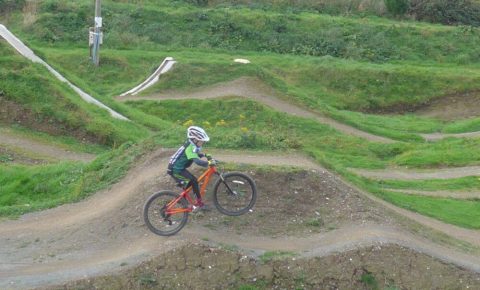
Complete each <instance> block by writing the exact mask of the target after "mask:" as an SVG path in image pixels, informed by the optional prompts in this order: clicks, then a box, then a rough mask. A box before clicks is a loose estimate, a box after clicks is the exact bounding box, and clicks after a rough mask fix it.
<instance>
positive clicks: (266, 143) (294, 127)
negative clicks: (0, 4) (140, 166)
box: [0, 0, 480, 228]
mask: <svg viewBox="0 0 480 290" xmlns="http://www.w3.org/2000/svg"><path fill="white" fill-rule="evenodd" d="M347 2H348V3H350V4H352V3H356V2H355V1H337V2H334V1H324V2H322V3H325V5H326V6H325V7H334V5H337V4H338V5H340V4H346V3H347ZM236 3H237V4H238V3H240V4H241V5H237V4H235V5H233V4H230V2H228V1H209V2H208V3H204V4H206V5H203V4H202V3H199V2H192V1H167V0H164V1H153V0H151V1H104V3H103V16H104V26H105V45H104V46H103V47H102V50H101V66H100V67H98V68H95V67H93V66H92V65H91V64H90V62H89V59H88V48H87V47H86V36H87V31H88V26H89V25H91V24H90V23H91V22H92V13H93V6H92V1H86V0H81V1H40V2H39V3H38V6H35V7H29V9H23V11H20V9H21V8H18V7H17V10H15V9H12V12H9V13H8V15H7V17H5V19H6V20H7V24H8V25H9V28H11V29H12V30H13V31H14V32H15V33H18V35H19V36H20V37H21V38H22V39H23V40H25V41H26V42H28V44H29V45H31V46H32V48H33V49H34V50H35V51H36V52H37V53H38V54H39V55H40V56H41V57H42V58H43V59H45V60H46V61H47V62H48V63H50V64H51V65H52V66H54V67H55V68H56V69H57V70H59V71H60V72H61V73H62V74H64V75H65V76H66V77H67V78H68V79H69V80H71V81H72V82H74V83H75V84H76V85H78V86H80V87H81V88H82V89H84V90H85V91H87V92H88V93H90V94H92V95H93V96H95V97H96V98H98V99H99V100H101V101H102V102H104V103H106V104H107V105H109V106H112V108H114V109H115V110H117V111H119V112H120V113H122V114H124V115H126V116H127V117H129V118H130V119H131V120H132V122H131V123H125V122H120V121H113V120H112V119H111V118H110V117H109V116H108V114H107V113H106V112H103V111H101V110H99V109H96V108H94V107H92V106H89V105H86V104H83V103H82V102H80V101H78V98H76V97H75V96H74V94H73V93H72V92H70V91H69V89H68V88H66V87H65V86H63V85H62V84H60V83H58V82H56V81H55V80H54V79H53V78H52V77H50V76H49V75H48V74H47V73H46V72H45V70H44V69H43V68H42V67H40V66H37V65H32V64H30V63H28V62H27V61H25V60H22V59H21V58H20V57H19V56H16V55H14V54H13V53H12V52H11V50H9V49H8V48H6V47H5V45H3V46H2V45H0V49H1V52H2V54H1V55H2V57H1V58H0V61H1V62H2V65H1V66H0V74H3V76H4V77H3V78H0V89H1V90H2V91H4V96H1V97H0V100H4V101H8V102H13V103H15V104H16V105H17V106H22V107H25V108H27V110H31V111H34V112H38V114H39V115H41V116H46V117H42V118H50V119H51V120H54V121H53V123H54V124H56V125H55V126H56V127H60V128H62V126H63V127H65V128H75V130H73V132H80V133H75V134H78V135H80V134H84V135H88V134H90V135H91V136H92V140H94V142H98V143H101V144H107V145H110V146H111V145H113V144H116V145H119V144H123V143H124V142H126V141H133V142H142V141H143V140H145V138H147V137H149V136H151V135H153V136H154V137H153V139H150V141H149V143H148V144H149V145H148V146H145V147H143V146H140V148H151V146H153V145H152V144H156V145H162V146H176V145H177V144H179V142H181V140H182V139H183V136H184V133H183V130H184V127H185V125H186V124H199V125H202V126H204V127H207V129H208V131H209V134H211V135H212V136H215V138H212V142H211V144H209V147H217V148H232V149H243V148H248V149H256V150H267V151H268V150H281V151H286V152H288V151H289V150H301V151H303V152H305V153H306V154H308V155H310V156H312V157H314V158H315V159H316V160H318V161H319V162H321V163H322V164H323V165H325V166H328V167H329V168H330V169H332V170H334V171H336V172H337V173H338V174H341V175H343V176H344V177H345V178H347V179H348V180H350V181H351V182H353V183H355V184H356V185H358V186H360V187H362V188H364V189H366V190H369V191H370V192H372V193H374V194H376V195H378V196H380V197H382V198H384V199H386V200H388V201H390V202H392V203H394V204H397V205H399V206H402V207H405V208H408V209H411V210H414V211H418V212H420V213H422V214H425V215H429V216H433V217H435V218H438V219H440V220H443V221H446V222H449V223H453V224H457V225H460V226H464V227H469V228H479V227H480V225H478V223H477V222H476V221H478V220H480V219H479V217H478V214H479V212H480V211H478V206H479V203H478V200H454V199H439V198H434V197H426V196H420V195H405V194H402V193H398V192H391V191H389V190H388V189H399V188H400V189H429V190H442V189H445V188H449V189H460V190H478V188H480V182H479V181H478V179H475V178H469V177H468V178H461V179H449V180H445V181H440V180H425V181H422V182H418V181H402V182H400V181H393V180H383V181H377V180H371V179H367V178H362V177H359V176H356V175H354V174H352V173H351V172H350V171H348V168H350V167H356V168H388V167H392V166H408V167H413V168H439V167H445V166H463V165H477V164H480V160H479V159H480V157H479V156H480V154H479V153H480V152H478V150H479V149H478V148H480V146H479V145H480V144H479V142H480V140H479V139H478V138H477V139H454V138H452V139H445V140H442V141H439V142H435V143H430V142H424V141H423V139H422V138H421V137H420V135H419V134H420V133H434V132H471V131H479V130H480V118H476V117H475V118H470V119H458V120H454V121H444V120H441V119H436V118H431V117H425V116H420V115H417V114H415V113H414V112H415V110H416V109H417V108H418V107H422V106H425V105H428V103H429V102H431V101H433V100H436V99H441V98H443V97H444V96H446V95H451V94H461V93H469V92H472V93H475V92H477V91H478V90H479V89H480V82H479V78H480V66H479V61H480V53H479V52H478V49H477V46H478V43H479V40H480V30H479V29H478V28H475V27H473V26H472V27H471V26H445V25H440V24H428V23H423V22H415V21H413V20H407V19H403V20H397V19H395V17H392V16H391V15H388V13H387V12H385V11H384V10H382V12H378V13H377V12H375V11H377V10H376V8H373V7H375V5H377V4H378V5H380V4H379V1H370V2H369V3H371V5H372V6H371V7H372V8H371V11H372V12H368V13H367V12H365V13H360V12H358V11H359V10H360V8H359V7H358V5H357V8H356V9H354V10H355V11H357V12H355V13H354V15H353V16H352V15H345V13H344V10H342V9H344V8H341V9H340V8H338V9H339V10H337V11H334V9H333V8H332V11H327V10H324V9H327V8H322V9H316V8H315V7H313V6H312V5H316V4H315V3H317V2H315V1H310V2H309V1H301V5H300V6H299V7H297V6H295V7H293V6H292V5H289V4H287V2H281V1H280V2H274V1H261V2H256V3H252V2H248V1H243V2H236ZM335 3H336V4H335ZM329 5H330V6H329ZM352 5H353V4H352ZM338 7H340V6H338ZM352 7H353V6H352ZM297 8H298V9H297ZM369 9H370V8H369ZM382 9H384V8H382ZM319 11H320V12H328V13H330V14H322V13H319ZM368 11H370V10H368ZM375 15H376V16H375ZM378 15H384V16H388V18H385V17H378ZM3 55H6V56H3ZM166 56H173V57H174V58H175V59H176V60H177V61H178V65H176V66H175V68H174V70H173V71H172V72H170V73H168V74H167V75H165V76H162V78H161V81H160V83H159V84H157V85H156V86H155V87H153V88H151V89H150V90H149V91H148V92H147V93H148V94H153V93H157V92H164V91H166V90H180V91H182V90H186V91H189V90H190V91H191V90H195V89H196V88H198V87H205V86H208V85H212V84H216V83H219V82H224V81H229V80H234V79H237V78H239V77H243V76H248V77H254V78H258V79H260V80H261V81H262V82H264V83H265V84H267V85H269V86H271V87H272V88H273V89H274V90H275V91H276V92H277V94H278V97H279V98H282V99H284V100H287V101H288V102H290V103H292V104H295V105H298V106H300V107H303V108H308V109H310V110H312V111H314V112H317V113H320V114H323V115H326V116H329V117H331V118H334V119H336V120H339V121H341V122H343V123H347V124H350V125H352V126H354V127H357V128H359V129H361V130H364V131H367V132H371V133H374V134H377V135H380V136H385V137H389V138H392V139H394V140H396V141H399V142H397V143H393V144H378V143H374V142H366V141H365V140H363V139H360V138H357V137H352V136H348V135H346V134H344V133H340V132H337V131H335V130H333V129H331V128H330V127H328V126H326V125H324V124H320V123H318V122H316V121H314V120H309V119H305V118H299V117H294V116H289V115H286V114H283V113H279V112H276V111H274V110H272V109H270V108H267V107H265V106H263V105H260V104H258V103H255V102H252V101H248V100H244V99H235V98H233V99H232V98H230V99H226V100H209V101H193V100H192V101H163V102H154V101H140V102H128V103H126V104H123V103H119V102H117V101H116V99H115V96H117V95H118V94H120V93H122V92H124V91H125V90H127V89H129V88H131V87H133V86H135V85H136V84H138V83H139V82H140V81H141V80H142V79H143V78H145V77H146V76H147V75H149V74H150V73H151V71H152V70H153V69H155V67H156V66H158V64H159V63H160V62H161V60H163V58H164V57H166ZM236 57H245V58H248V59H249V60H251V61H252V64H250V65H247V66H245V65H238V64H234V63H233V62H232V59H234V58H236ZM17 82H20V83H22V84H23V85H22V86H21V87H20V88H16V86H15V85H14V84H15V83H17ZM38 87H41V88H42V89H41V90H37V89H36V88H38ZM4 88H5V89H4ZM23 95H26V96H31V97H30V98H23V97H20V96H23ZM36 96H38V97H36ZM39 100H41V101H39ZM52 108H63V109H61V110H53V109H52ZM411 111H412V112H413V113H410V112H411ZM392 113H397V114H392ZM32 115H33V114H32ZM31 118H34V117H31ZM6 119H9V118H6ZM50 119H49V120H50ZM222 120H223V121H222ZM31 123H35V122H31ZM32 128H34V129H37V128H35V127H33V126H32ZM67 131H68V132H69V133H70V132H72V130H70V129H68V130H64V131H59V132H60V133H61V134H66V133H67ZM75 134H74V135H75ZM127 144H129V143H127ZM127 147H128V146H127ZM122 150H123V151H121V152H123V153H124V154H129V153H126V152H129V151H128V150H126V149H122ZM142 150H148V149H141V150H140V151H142ZM115 152H117V151H116V150H113V151H112V153H111V154H112V155H108V156H107V157H104V158H105V159H102V161H101V162H103V163H108V162H116V161H115V160H123V161H118V162H120V164H122V165H121V166H119V168H121V170H119V171H117V170H114V173H111V174H112V175H111V176H112V178H105V179H106V180H108V182H113V181H114V180H117V179H118V178H119V177H120V176H121V174H122V172H124V171H125V170H126V169H127V168H128V165H129V164H131V162H133V161H132V160H134V159H135V158H126V157H125V158H126V159H128V160H129V161H128V162H127V161H125V160H126V159H117V158H118V157H114V156H120V155H121V156H124V155H123V153H122V154H120V153H118V154H117V153H115ZM132 154H133V153H132ZM135 154H137V155H141V154H142V153H139V152H137V153H135ZM99 162H100V161H99ZM62 166H65V165H62ZM69 166H71V165H69ZM78 168H79V167H77V166H74V167H68V166H67V167H55V168H54V169H51V170H47V171H46V172H47V173H46V174H47V175H43V176H41V178H48V174H52V175H58V174H59V172H64V171H65V172H67V171H70V172H73V171H75V170H80V169H78ZM89 168H91V170H90V173H91V174H92V176H93V175H95V174H98V172H100V171H101V170H104V166H103V165H100V163H97V166H93V167H89ZM7 170H8V172H10V173H9V177H8V178H6V179H3V180H2V181H3V184H5V185H4V187H3V188H2V190H3V191H4V192H7V193H8V194H11V195H10V197H9V198H8V202H5V203H4V204H8V206H13V207H14V206H15V205H16V204H17V205H18V204H22V202H23V201H15V200H16V199H15V196H14V195H13V192H14V188H15V186H14V185H15V182H18V178H17V177H18V176H21V175H22V174H20V171H21V170H23V169H18V168H17V167H15V166H8V168H7V167H6V169H5V171H4V172H7ZM31 170H40V169H31ZM82 170H83V169H82ZM112 170H113V169H112ZM86 171H88V170H86ZM102 172H103V171H102ZM2 174H3V176H5V174H4V173H2ZM32 174H33V173H32ZM22 176H24V175H22ZM34 182H38V180H37V181H34ZM108 182H105V183H102V184H103V186H105V185H106V184H108ZM0 184H1V183H0ZM80 184H85V182H84V181H79V180H75V181H73V182H72V186H80V187H81V188H82V190H81V191H76V192H77V194H76V195H75V196H78V192H82V194H86V193H87V192H92V189H91V188H90V189H89V190H87V189H86V188H85V187H82V186H83V185H80ZM54 188H55V185H54V184H53V183H52V184H51V185H49V186H48V187H47V189H44V190H45V191H50V190H52V191H54ZM25 190H27V189H25ZM70 191H71V190H69V189H67V190H63V191H61V192H57V193H56V194H57V195H58V196H64V199H65V200H72V198H71V197H65V195H68V194H69V193H70ZM18 193H19V192H16V194H17V195H18ZM73 199H74V198H73ZM36 202H38V203H41V201H36ZM447 208H448V210H446V209H447ZM22 210H25V209H22ZM6 212H10V213H11V212H17V211H15V210H11V209H10V210H8V211H6Z"/></svg>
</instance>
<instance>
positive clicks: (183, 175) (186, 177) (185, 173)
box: [176, 169, 202, 201]
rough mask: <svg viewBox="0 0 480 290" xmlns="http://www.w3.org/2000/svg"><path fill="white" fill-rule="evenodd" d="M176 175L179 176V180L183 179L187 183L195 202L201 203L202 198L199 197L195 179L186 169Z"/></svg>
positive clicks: (198, 188)
mask: <svg viewBox="0 0 480 290" xmlns="http://www.w3.org/2000/svg"><path fill="white" fill-rule="evenodd" d="M176 175H177V176H179V178H183V179H184V180H188V181H189V185H191V186H192V189H193V193H195V196H196V197H197V201H201V200H202V197H201V196H200V187H199V186H198V180H197V178H196V177H195V176H194V175H193V174H191V173H190V172H189V171H188V170H186V169H184V170H182V171H180V172H179V173H177V174H176Z"/></svg>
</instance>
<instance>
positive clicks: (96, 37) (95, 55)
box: [92, 0, 102, 66]
mask: <svg viewBox="0 0 480 290" xmlns="http://www.w3.org/2000/svg"><path fill="white" fill-rule="evenodd" d="M101 34H102V12H101V0H95V26H94V30H93V47H92V50H93V51H92V61H93V63H94V64H95V66H98V64H99V63H100V42H101Z"/></svg>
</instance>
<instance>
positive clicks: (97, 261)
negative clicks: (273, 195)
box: [0, 149, 480, 289]
mask: <svg viewBox="0 0 480 290" xmlns="http://www.w3.org/2000/svg"><path fill="white" fill-rule="evenodd" d="M171 153H172V151H171V150H163V149H160V150H157V151H156V152H154V153H152V154H151V155H149V156H147V157H146V158H145V159H144V160H143V162H141V163H139V164H138V165H137V166H135V167H134V168H133V169H132V170H130V172H129V173H128V175H127V176H126V177H125V178H123V179H122V180H121V181H120V182H119V183H117V184H115V185H114V186H112V187H111V188H110V189H107V190H104V191H102V192H98V193H97V194H95V195H94V196H92V197H90V198H88V199H87V200H85V201H82V202H79V203H76V204H69V205H64V206H60V207H58V208H55V209H52V210H47V211H43V212H38V213H33V214H28V215H25V216H22V217H21V218H20V219H18V220H11V221H6V222H3V223H0V261H1V262H0V288H1V289H10V288H12V289H24V288H30V287H35V286H41V285H49V284H52V283H62V282H65V281H69V280H72V279H78V278H83V277H85V276H91V275H98V274H105V273H109V272H112V271H116V270H119V269H121V268H122V265H134V264H136V263H138V262H140V261H143V260H145V259H148V258H150V257H153V256H156V255H159V254H160V253H163V252H165V251H168V250H171V249H173V248H176V247H179V246H181V245H184V244H185V243H187V242H191V241H199V240H200V239H201V238H203V237H205V236H207V237H208V238H209V241H211V242H215V243H224V244H235V245H237V246H239V247H240V248H242V249H244V250H246V251H250V252H251V253H252V254H255V253H260V252H262V251H265V250H288V251H297V252H301V253H302V255H304V256H318V255H328V254H329V253H332V252H335V251H343V250H348V249H352V248H356V247H362V246H367V245H372V244H376V243H394V244H398V245H402V246H405V247H409V248H412V249H414V250H416V251H420V252H424V253H427V254H429V255H432V256H434V257H437V258H439V259H441V260H443V261H447V262H451V263H454V264H456V265H459V266H462V267H465V268H467V269H470V270H473V271H476V272H480V257H477V256H474V255H467V254H464V253H462V252H460V251H457V250H455V249H449V248H447V247H445V246H440V245H437V244H435V243H433V242H431V241H429V240H427V239H424V238H420V237H416V236H413V235H412V234H411V233H409V232H408V230H406V229H402V227H401V226H399V225H390V224H375V223H367V224H361V225H355V224H353V225H350V226H349V225H345V226H342V227H340V228H338V229H336V230H333V231H330V232H326V233H320V234H313V235H310V236H306V237H300V238H297V237H283V238H278V237H277V238H269V237H264V236H250V235H244V234H242V235H238V234H232V233H228V234H226V233H223V232H222V231H215V230H209V229H206V228H204V227H199V226H198V225H196V224H195V223H194V222H192V221H190V222H189V224H187V226H186V228H185V229H183V230H182V231H181V232H180V233H179V234H178V235H176V236H173V237H169V238H164V237H158V236H155V235H153V234H151V233H150V232H149V231H148V230H147V229H146V227H145V226H144V224H143V220H142V218H141V211H142V206H143V203H144V201H145V200H146V198H147V197H148V196H149V195H150V194H151V193H152V192H154V191H156V190H158V189H159V188H161V185H162V184H165V183H166V182H167V180H168V179H169V178H168V177H167V176H165V174H164V168H165V166H166V163H167V161H168V158H169V156H170V155H171ZM215 155H216V157H217V158H218V159H220V160H223V161H229V162H242V163H252V164H259V165H260V164H261V165H283V166H299V167H306V168H309V169H311V170H315V172H318V174H320V175H325V176H326V178H332V176H333V175H331V174H330V173H328V171H326V170H325V169H323V168H321V167H320V166H317V165H315V163H313V162H312V161H311V160H309V159H307V158H304V157H303V158H302V157H301V156H291V157H282V158H278V157H276V156H275V155H274V154H272V155H260V154H241V153H234V152H217V153H216V154H215ZM337 180H338V182H342V181H341V180H339V179H337ZM363 194H365V195H366V196H368V198H371V199H373V200H376V201H377V202H380V204H382V205H384V206H387V208H390V209H392V210H394V211H395V212H397V213H400V214H402V215H404V216H406V217H408V218H410V219H412V220H413V221H417V222H419V223H421V224H423V225H426V226H428V227H431V228H433V229H436V230H438V231H441V232H443V233H446V234H448V235H450V236H452V237H455V238H458V239H461V240H465V241H468V242H470V243H471V244H473V245H475V246H480V232H478V231H471V230H466V229H461V228H458V227H455V226H451V225H448V224H443V223H441V222H438V221H435V220H432V219H429V218H426V217H422V216H419V215H416V214H414V213H411V212H409V211H406V210H403V209H398V208H396V207H395V206H393V205H390V204H388V203H386V202H383V201H379V200H378V199H376V198H374V197H371V196H370V195H368V194H366V193H363Z"/></svg>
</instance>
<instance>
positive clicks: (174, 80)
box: [41, 48, 480, 141]
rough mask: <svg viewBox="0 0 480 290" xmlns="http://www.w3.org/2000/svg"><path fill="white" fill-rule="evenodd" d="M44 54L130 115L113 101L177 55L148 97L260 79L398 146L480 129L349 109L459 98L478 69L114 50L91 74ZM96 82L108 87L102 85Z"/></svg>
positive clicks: (83, 66)
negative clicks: (444, 96) (430, 135)
mask: <svg viewBox="0 0 480 290" xmlns="http://www.w3.org/2000/svg"><path fill="white" fill-rule="evenodd" d="M41 51H42V53H43V54H44V55H45V57H46V59H47V60H48V62H49V63H52V64H53V65H54V66H56V67H58V68H59V70H60V71H62V72H63V73H64V74H65V75H67V77H68V78H69V79H72V80H74V82H76V83H77V84H79V85H80V86H81V87H85V88H91V93H92V94H93V95H96V96H98V97H99V99H100V100H102V101H104V102H105V103H107V104H109V105H111V106H112V107H113V108H115V109H116V110H118V111H120V112H123V113H124V114H127V115H134V114H137V115H138V112H131V111H129V110H128V109H127V108H125V107H124V106H122V105H119V104H116V103H115V102H113V101H112V99H111V97H112V96H115V95H118V94H120V93H122V92H123V91H125V90H127V88H131V87H133V86H135V85H137V84H138V83H139V82H140V81H141V80H135V81H133V80H132V78H131V77H130V75H140V76H142V77H141V79H144V78H146V77H147V76H148V75H149V73H148V72H149V71H151V70H152V69H153V68H152V67H155V66H156V64H155V65H154V66H152V65H151V64H152V63H158V62H160V61H161V60H163V58H164V57H165V56H166V55H171V56H174V57H175V59H176V60H177V61H178V64H177V65H175V67H174V69H173V70H172V71H171V72H169V73H168V74H166V75H164V76H162V78H161V80H160V82H159V83H158V84H157V85H155V86H153V87H152V88H150V89H149V90H148V91H147V92H146V93H144V94H150V93H155V92H159V91H165V90H171V89H173V88H175V90H180V91H181V90H187V91H188V90H193V88H196V87H198V86H206V85H211V84H215V83H218V82H223V81H229V80H233V79H236V78H238V77H242V76H249V77H257V78H259V79H261V80H263V81H264V82H265V83H267V84H268V85H271V86H272V87H273V88H274V89H276V90H277V91H278V92H279V96H278V97H280V98H284V99H288V100H289V101H290V102H294V103H296V104H298V105H300V106H303V107H306V108H310V109H312V110H315V111H318V112H320V113H323V114H326V115H329V116H331V117H332V118H334V119H337V120H339V121H341V122H344V123H347V124H350V125H352V126H354V127H357V128H359V129H361V130H364V131H367V132H371V133H373V134H376V135H380V136H386V137H390V138H392V139H396V140H405V141H421V140H422V139H421V137H420V136H419V135H418V133H433V132H442V131H443V132H469V131H477V130H480V121H478V120H480V119H479V118H474V119H469V120H465V121H457V122H448V123H447V122H443V121H439V120H437V119H432V118H426V117H418V116H414V115H404V116H402V115H395V116H382V115H372V114H365V113H360V112H352V111H348V110H344V109H342V108H351V109H356V110H359V109H361V108H362V107H365V108H368V107H369V106H370V105H372V104H373V105H372V106H374V107H375V108H377V109H379V110H382V109H388V108H389V107H392V106H406V107H409V106H410V107H415V106H418V105H419V104H421V103H423V102H426V101H428V100H431V99H433V98H437V97H439V96H441V95H442V94H448V93H451V92H452V91H465V90H467V91H468V90H472V89H476V86H478V78H479V77H480V71H477V70H475V69H468V77H465V71H464V70H462V69H459V68H455V67H453V68H437V67H435V66H432V67H427V68H424V67H418V66H413V65H407V66H403V65H393V64H384V65H378V64H375V65H373V64H366V63H359V62H355V61H345V60H338V59H333V58H312V57H300V56H284V57H279V56H277V55H274V54H268V53H266V54H260V55H253V54H250V53H246V54H244V55H242V57H247V58H249V59H251V60H252V61H253V64H250V65H239V64H235V63H233V61H232V60H233V58H234V57H236V56H235V55H231V54H226V53H224V54H212V53H207V52H193V51H191V50H185V51H176V52H171V53H170V54H167V52H151V51H144V52H141V53H140V52H138V51H136V52H133V51H113V50H111V51H108V61H107V64H105V66H101V67H100V68H98V69H96V70H94V71H92V67H91V66H90V65H89V64H88V61H87V56H86V51H82V50H73V51H69V52H68V53H66V54H65V50H58V49H56V50H53V49H43V48H42V49H41ZM59 55H60V56H61V57H59ZM64 55H66V56H64ZM115 63H124V64H127V63H128V64H130V66H129V67H128V69H127V68H126V69H122V70H118V66H116V65H113V64H115ZM146 71H147V72H146ZM92 72H94V73H92ZM433 72H435V73H433ZM326 76H328V77H326ZM356 76H358V77H356ZM94 77H100V78H102V79H104V80H106V81H105V82H95V81H94V80H95V79H94ZM422 78H423V80H422ZM325 79H327V80H329V81H325ZM355 79H356V80H355ZM418 80H421V82H418ZM112 84H113V85H112ZM115 84H118V85H115ZM119 86H121V87H119ZM394 92H398V93H396V94H394ZM407 96H408V98H407ZM332 100H334V101H332ZM387 100H388V101H387ZM135 119H136V120H137V122H139V123H142V124H143V125H145V126H147V127H149V128H152V129H155V128H156V127H158V126H156V125H155V124H158V123H159V122H160V121H159V120H155V119H152V118H151V117H150V119H149V117H147V116H145V115H138V118H135ZM157 129H158V128H157Z"/></svg>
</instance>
